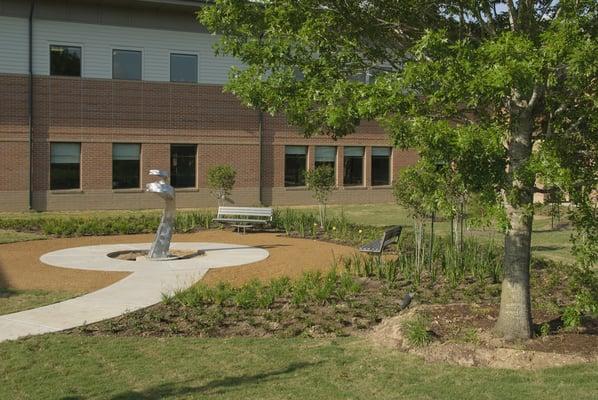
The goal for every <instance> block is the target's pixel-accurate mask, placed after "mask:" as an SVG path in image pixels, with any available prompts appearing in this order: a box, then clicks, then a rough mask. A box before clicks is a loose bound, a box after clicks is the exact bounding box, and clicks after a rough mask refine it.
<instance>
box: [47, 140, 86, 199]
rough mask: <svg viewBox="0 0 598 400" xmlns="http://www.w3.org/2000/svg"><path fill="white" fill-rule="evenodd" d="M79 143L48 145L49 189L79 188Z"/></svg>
mask: <svg viewBox="0 0 598 400" xmlns="http://www.w3.org/2000/svg"><path fill="white" fill-rule="evenodd" d="M80 176H81V143H51V144H50V189H51V190H65V189H79V188H80V187H81V178H80Z"/></svg>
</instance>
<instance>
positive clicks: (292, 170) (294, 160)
mask: <svg viewBox="0 0 598 400" xmlns="http://www.w3.org/2000/svg"><path fill="white" fill-rule="evenodd" d="M306 166H307V146H285V150H284V185H285V186H305V169H306Z"/></svg>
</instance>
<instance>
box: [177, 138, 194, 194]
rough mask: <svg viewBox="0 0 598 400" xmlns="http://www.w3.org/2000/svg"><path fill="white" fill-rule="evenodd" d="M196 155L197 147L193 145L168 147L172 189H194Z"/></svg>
mask: <svg viewBox="0 0 598 400" xmlns="http://www.w3.org/2000/svg"><path fill="white" fill-rule="evenodd" d="M196 154H197V146H196V145H194V144H173V145H172V146H170V175H171V177H170V182H171V184H172V186H173V187H175V188H189V187H195V159H196V156H195V155H196Z"/></svg>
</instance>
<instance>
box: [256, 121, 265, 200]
mask: <svg viewBox="0 0 598 400" xmlns="http://www.w3.org/2000/svg"><path fill="white" fill-rule="evenodd" d="M257 132H258V138H259V147H258V169H259V173H258V177H257V180H258V182H257V186H258V190H259V195H258V196H259V197H258V200H259V203H260V205H263V202H262V200H263V198H262V166H263V162H262V157H263V154H264V152H263V146H264V140H263V138H264V113H263V112H262V110H260V111H258V126H257Z"/></svg>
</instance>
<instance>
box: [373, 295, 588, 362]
mask: <svg viewBox="0 0 598 400" xmlns="http://www.w3.org/2000/svg"><path fill="white" fill-rule="evenodd" d="M418 315H420V316H422V315H423V316H424V318H425V319H427V320H428V332H429V334H430V335H431V337H432V338H433V339H432V343H431V344H430V345H427V346H423V347H416V346H413V345H412V344H410V343H409V340H408V339H407V332H406V331H405V327H404V324H405V322H406V321H409V320H412V319H414V318H416V316H418ZM497 315H498V307H497V306H495V305H488V306H476V305H470V304H446V305H418V306H416V307H413V308H411V309H409V310H407V311H404V312H402V313H401V314H400V315H398V316H395V317H391V318H388V319H385V320H384V321H382V323H380V324H379V325H378V326H376V327H375V328H374V329H373V330H372V331H371V332H370V333H369V334H368V335H367V336H368V338H369V339H370V340H371V341H372V342H374V343H376V344H378V345H381V346H385V347H392V348H395V349H398V350H400V351H404V352H409V353H413V354H417V355H419V356H421V357H423V358H424V359H425V360H426V361H429V362H448V363H451V364H456V365H461V366H470V367H472V366H482V367H490V368H508V369H528V370H533V369H541V368H549V367H559V366H563V365H570V364H579V363H588V362H598V321H595V320H589V321H585V323H584V326H583V327H582V328H579V329H578V330H576V331H567V330H563V329H561V327H560V326H559V325H560V322H559V321H556V320H554V319H547V316H546V315H542V314H541V313H536V314H535V315H534V321H535V322H537V323H539V324H543V323H547V324H548V325H549V326H551V331H550V332H549V333H548V334H547V335H546V336H539V337H535V338H533V339H530V340H525V341H519V342H505V341H503V340H501V339H497V338H496V337H494V336H493V335H492V333H491V329H492V326H493V325H494V322H495V321H496V316H497Z"/></svg>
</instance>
